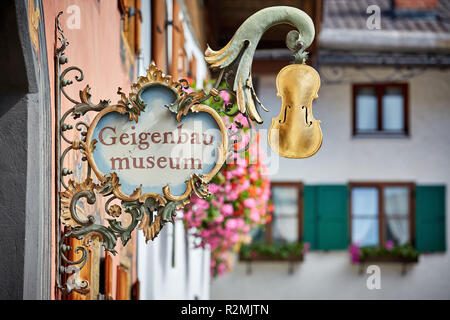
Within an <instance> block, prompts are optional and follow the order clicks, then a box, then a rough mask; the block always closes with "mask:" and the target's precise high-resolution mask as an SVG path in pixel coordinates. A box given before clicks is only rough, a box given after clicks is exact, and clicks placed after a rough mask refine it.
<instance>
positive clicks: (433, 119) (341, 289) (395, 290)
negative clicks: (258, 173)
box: [211, 0, 450, 299]
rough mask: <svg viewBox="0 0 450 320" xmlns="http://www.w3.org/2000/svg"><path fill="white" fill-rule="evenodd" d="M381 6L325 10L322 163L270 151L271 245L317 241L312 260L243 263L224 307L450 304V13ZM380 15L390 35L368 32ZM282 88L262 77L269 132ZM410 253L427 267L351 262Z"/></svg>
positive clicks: (221, 295) (436, 6)
mask: <svg viewBox="0 0 450 320" xmlns="http://www.w3.org/2000/svg"><path fill="white" fill-rule="evenodd" d="M372 2H373V3H372ZM372 2H371V1H368V2H367V3H366V2H365V1H364V2H358V4H357V3H354V2H353V1H333V0H329V1H324V2H323V19H322V20H321V24H320V33H319V34H318V38H319V44H318V45H319V47H318V53H317V54H318V60H317V64H316V68H317V69H318V70H319V73H320V75H321V82H322V84H321V88H320V91H319V98H318V99H317V100H316V101H315V102H314V104H313V113H314V117H315V118H316V119H319V120H321V121H322V122H321V128H322V130H323V145H322V147H321V149H320V150H319V152H318V153H317V154H316V155H314V156H313V157H311V158H308V159H303V160H291V159H284V158H278V157H276V156H272V155H271V153H270V152H271V150H270V149H268V150H269V156H268V159H270V161H273V166H272V170H271V180H272V183H273V189H272V190H273V191H274V192H273V199H274V202H275V213H274V221H273V222H272V226H271V228H270V235H269V238H270V240H271V241H295V240H297V239H299V240H302V241H306V242H309V243H310V245H311V248H310V251H309V252H308V253H307V254H306V255H305V259H304V261H303V262H301V263H297V264H296V265H295V266H294V267H293V269H292V270H291V271H292V273H289V272H288V270H289V263H288V262H287V261H282V262H254V263H251V266H249V264H248V263H247V262H245V263H243V262H239V259H237V261H236V266H235V270H234V271H233V272H232V273H230V274H229V275H226V276H224V277H222V278H218V279H215V280H213V281H212V287H211V297H212V298H213V299H235V298H243V299H244V298H252V299H448V298H449V297H450V277H449V275H448V273H447V270H448V267H449V264H450V258H449V254H448V251H447V248H448V245H449V236H448V228H449V218H448V205H447V204H448V203H449V200H450V199H449V197H450V196H449V193H448V185H449V183H450V171H449V170H448V155H449V152H450V149H449V144H448V139H447V138H446V136H447V135H448V134H449V123H450V122H449V121H450V110H449V108H448V101H449V99H450V96H449V83H450V81H449V80H450V74H449V72H448V66H449V60H448V59H449V46H448V43H449V42H448V39H449V24H448V13H449V11H448V9H449V7H448V5H449V4H448V2H446V1H439V2H438V1H429V4H428V5H429V6H428V7H419V8H417V7H416V5H417V2H414V1H410V2H409V4H407V3H406V2H405V3H401V2H400V1H395V2H389V1H372ZM372 4H376V5H377V6H378V9H380V14H381V18H380V23H381V25H380V29H376V28H373V29H369V27H368V24H367V21H368V18H369V17H370V16H371V14H373V12H368V11H367V10H366V9H367V8H368V6H369V5H372ZM376 10H377V9H376ZM369 22H370V21H369ZM417 39H421V40H420V41H417ZM264 55H265V56H267V53H264ZM266 63H267V64H270V63H271V62H270V61H266ZM275 78H276V73H275V72H272V71H271V72H265V73H263V74H260V75H259V82H258V83H259V86H258V94H259V96H260V97H261V99H262V102H263V103H264V105H265V106H266V107H269V108H270V112H269V113H265V114H263V120H264V124H263V126H266V127H265V128H266V129H267V130H268V129H269V126H270V124H271V121H272V118H275V117H276V116H277V115H278V113H279V108H278V106H279V105H280V100H279V98H277V95H276V93H277V92H276V87H275ZM430 129H431V130H430ZM269 167H270V163H269ZM287 187H289V188H290V190H289V189H287ZM297 190H298V191H297ZM292 193H293V194H294V196H292V195H291V194H292ZM297 198H298V199H297ZM293 199H294V200H293ZM277 203H278V204H279V207H278V210H277ZM266 233H267V231H266ZM266 239H267V235H266ZM408 242H409V243H411V244H412V245H413V246H414V247H415V248H416V249H417V250H418V251H420V252H421V254H420V256H419V261H418V262H417V263H412V264H407V265H403V264H402V263H401V262H397V263H383V262H381V261H378V262H370V263H365V264H364V265H362V264H354V263H352V261H351V259H350V256H349V249H348V248H349V245H350V244H352V243H354V244H358V245H360V246H364V245H372V246H378V245H379V246H385V245H386V244H387V243H388V244H390V245H392V244H393V245H399V244H400V245H401V244H405V243H408ZM370 265H376V266H378V267H379V268H380V269H379V270H380V276H381V278H380V279H381V282H380V283H381V288H380V289H376V288H375V289H374V288H371V287H370V285H369V284H368V279H369V278H370V276H372V275H373V269H371V268H368V267H369V266H370ZM249 270H250V271H251V272H250V273H249Z"/></svg>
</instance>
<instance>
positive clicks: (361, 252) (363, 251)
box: [349, 240, 416, 263]
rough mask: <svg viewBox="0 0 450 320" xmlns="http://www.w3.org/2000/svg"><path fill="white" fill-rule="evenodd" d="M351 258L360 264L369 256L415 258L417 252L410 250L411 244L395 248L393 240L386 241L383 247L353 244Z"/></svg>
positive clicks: (350, 247)
mask: <svg viewBox="0 0 450 320" xmlns="http://www.w3.org/2000/svg"><path fill="white" fill-rule="evenodd" d="M349 253H350V258H351V260H352V262H353V263H358V262H359V261H360V260H361V259H362V258H364V257H367V256H383V255H384V256H386V255H391V256H402V257H409V256H415V255H416V251H415V250H414V249H413V248H410V244H406V245H402V246H394V243H393V242H392V241H391V240H388V241H386V243H385V244H384V246H383V247H377V246H364V247H361V246H359V244H358V243H352V244H351V245H350V246H349Z"/></svg>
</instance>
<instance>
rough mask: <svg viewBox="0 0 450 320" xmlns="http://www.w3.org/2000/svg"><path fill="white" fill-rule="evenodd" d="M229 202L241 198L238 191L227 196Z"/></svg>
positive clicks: (233, 191) (232, 191)
mask: <svg viewBox="0 0 450 320" xmlns="http://www.w3.org/2000/svg"><path fill="white" fill-rule="evenodd" d="M227 198H228V200H230V201H235V200H237V199H238V198H239V194H238V193H237V191H236V190H231V191H230V193H229V194H228V196H227Z"/></svg>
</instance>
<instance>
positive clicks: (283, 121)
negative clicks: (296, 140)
mask: <svg viewBox="0 0 450 320" xmlns="http://www.w3.org/2000/svg"><path fill="white" fill-rule="evenodd" d="M286 107H287V108H290V107H291V106H286ZM287 108H285V109H284V117H283V120H278V122H279V123H286V117H287Z"/></svg>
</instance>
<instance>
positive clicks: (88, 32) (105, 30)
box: [42, 0, 136, 298]
mask: <svg viewBox="0 0 450 320" xmlns="http://www.w3.org/2000/svg"><path fill="white" fill-rule="evenodd" d="M42 2H43V7H44V12H43V14H44V19H45V33H46V42H47V50H48V59H49V61H48V65H49V76H50V86H51V94H52V106H51V108H52V113H53V117H52V128H53V135H52V136H53V137H54V136H55V133H54V130H55V121H56V119H55V103H54V101H55V97H54V61H53V59H54V48H55V18H56V16H57V14H58V12H59V11H64V14H63V15H62V16H61V19H60V21H61V27H62V28H63V30H64V34H65V36H66V37H67V39H68V41H69V43H70V44H69V46H68V47H67V49H66V51H65V55H66V57H68V59H69V62H68V64H66V65H64V67H67V66H77V67H79V68H81V69H82V70H83V71H84V76H85V78H84V81H83V82H81V83H78V82H76V81H75V80H74V78H73V77H74V76H75V75H77V73H76V72H72V73H71V76H69V78H70V79H71V80H73V81H74V84H73V85H71V86H69V87H67V89H66V91H67V93H68V94H69V96H71V97H74V98H77V99H78V91H79V90H81V89H83V88H84V87H85V86H86V85H87V84H89V85H90V87H91V94H92V98H91V100H92V102H94V103H97V102H98V101H99V99H106V100H108V99H109V100H111V102H113V103H115V102H116V101H117V100H118V98H119V96H118V95H117V93H116V92H117V88H118V87H121V88H122V89H123V90H124V92H128V91H129V89H130V85H131V79H130V77H129V70H127V68H126V67H125V64H124V62H123V61H122V58H121V56H120V50H121V49H120V42H121V27H120V25H121V21H120V11H119V6H118V2H119V1H116V0H107V1H104V0H103V1H98V0H89V1H88V0H45V1H42ZM71 5H76V6H78V8H79V9H80V10H79V13H80V28H79V29H77V28H72V29H71V28H70V24H69V25H68V24H67V22H68V19H69V17H70V16H71V15H72V14H74V12H75V11H72V13H69V11H70V9H69V8H70V6H71ZM75 9H76V8H75ZM58 45H59V43H58ZM70 107H72V105H71V104H70V102H69V101H68V100H66V99H65V98H64V97H63V98H62V108H61V109H62V110H61V112H62V114H63V113H64V112H65V111H66V110H68V109H69V108H70ZM92 119H93V116H92V115H90V116H87V117H86V120H88V121H89V120H92ZM54 147H55V139H53V150H54ZM52 160H53V161H52V163H53V170H52V172H51V173H49V174H52V176H53V177H54V172H55V170H54V169H55V154H54V152H53V159H52ZM78 161H80V159H79V157H78V156H77V155H75V154H73V155H71V156H69V157H68V161H67V163H66V164H65V165H66V166H70V167H71V168H72V167H73V166H74V165H75V164H76V163H77V162H78ZM52 181H54V179H52ZM55 187H56V186H55V183H53V184H52V191H53V192H52V194H53V199H52V200H53V201H52V203H53V209H52V221H53V222H52V225H53V227H54V226H55V216H56V213H55V210H56V209H55V208H56V204H55V192H56V191H55V190H56V188H55ZM102 204H103V202H102V200H99V199H98V200H97V204H96V205H95V207H96V208H98V209H99V208H101V207H102ZM89 208H90V207H89ZM93 208H94V207H93ZM94 209H95V208H94ZM53 229H54V228H53ZM133 242H135V239H134V240H133ZM118 243H119V241H118ZM120 247H121V245H120V244H118V246H117V248H116V250H118V251H119V250H120ZM55 249H56V245H55V234H53V238H52V256H53V259H52V260H53V261H55V259H54V257H55ZM134 257H135V254H134ZM114 259H115V263H118V256H116V257H115V258H114ZM133 265H134V266H135V263H133ZM113 270H114V272H115V270H116V268H113ZM132 273H133V274H132V281H133V282H134V280H135V279H136V270H135V267H133V272H132ZM54 279H55V264H53V266H52V289H53V290H52V298H58V296H57V290H55V285H54V283H55V281H54ZM113 279H115V275H114V276H113ZM113 290H115V289H113ZM113 292H114V291H113ZM113 296H114V295H113Z"/></svg>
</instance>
